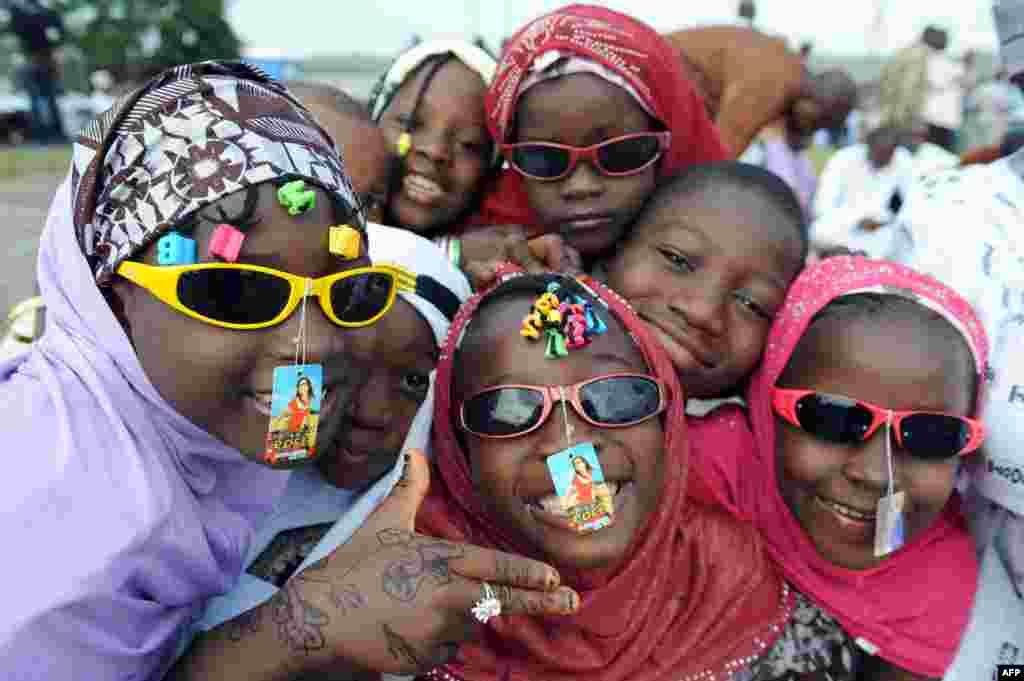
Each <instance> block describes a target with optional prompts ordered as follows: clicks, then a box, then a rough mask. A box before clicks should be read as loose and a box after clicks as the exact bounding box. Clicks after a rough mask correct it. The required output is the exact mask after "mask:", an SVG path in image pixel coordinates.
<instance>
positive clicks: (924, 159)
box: [904, 118, 960, 178]
mask: <svg viewBox="0 0 1024 681" xmlns="http://www.w3.org/2000/svg"><path fill="white" fill-rule="evenodd" d="M904 134H905V142H904V146H906V147H907V150H909V151H910V153H911V156H912V158H913V171H912V172H913V174H914V177H915V178H918V177H923V176H925V175H931V174H932V173H936V172H938V171H940V170H948V169H949V168H955V167H956V166H958V165H959V164H960V157H959V156H957V155H956V154H952V153H950V152H948V151H946V150H945V149H943V148H942V147H940V146H939V145H937V144H934V143H932V142H929V141H928V124H927V123H925V121H924V119H923V118H918V119H916V120H915V121H914V123H913V125H912V126H911V127H910V129H909V130H907V131H905V133H904Z"/></svg>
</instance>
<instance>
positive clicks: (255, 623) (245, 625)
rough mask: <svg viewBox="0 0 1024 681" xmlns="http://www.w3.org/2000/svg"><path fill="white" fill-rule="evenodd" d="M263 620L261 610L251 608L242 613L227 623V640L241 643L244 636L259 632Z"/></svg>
mask: <svg viewBox="0 0 1024 681" xmlns="http://www.w3.org/2000/svg"><path fill="white" fill-rule="evenodd" d="M262 619H263V609H262V608H253V609H252V610H249V611H247V612H243V613H242V614H241V615H239V616H238V617H236V618H235V619H233V620H231V621H230V622H228V639H230V640H232V641H241V640H242V638H243V637H244V636H245V635H246V634H255V633H258V632H259V630H260V625H261V624H262Z"/></svg>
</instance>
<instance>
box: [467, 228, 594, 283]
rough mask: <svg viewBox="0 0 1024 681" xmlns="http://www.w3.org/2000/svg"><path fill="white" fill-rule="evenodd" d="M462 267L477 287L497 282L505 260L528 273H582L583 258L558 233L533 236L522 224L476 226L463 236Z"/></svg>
mask: <svg viewBox="0 0 1024 681" xmlns="http://www.w3.org/2000/svg"><path fill="white" fill-rule="evenodd" d="M461 241H462V263H461V266H462V270H463V271H464V272H465V273H466V274H467V275H468V276H469V278H470V281H471V283H472V284H473V287H474V288H475V289H478V290H479V289H482V288H486V287H487V286H488V285H490V284H492V283H493V282H494V276H495V271H496V270H497V268H498V266H499V265H500V264H501V263H503V262H512V263H515V264H516V265H519V266H520V267H522V268H523V269H524V270H526V271H527V272H531V273H537V272H562V273H565V274H571V275H574V274H578V273H579V271H580V264H581V259H580V255H579V253H578V252H577V251H576V249H574V248H572V247H571V246H569V245H567V244H566V243H565V242H564V241H563V240H562V237H561V236H559V235H557V234H545V235H542V236H538V237H534V238H532V239H530V238H529V237H528V234H527V231H526V229H525V228H524V227H523V226H522V225H495V226H491V227H484V228H480V229H475V230H473V231H471V232H469V233H467V234H465V235H463V236H462V237H461Z"/></svg>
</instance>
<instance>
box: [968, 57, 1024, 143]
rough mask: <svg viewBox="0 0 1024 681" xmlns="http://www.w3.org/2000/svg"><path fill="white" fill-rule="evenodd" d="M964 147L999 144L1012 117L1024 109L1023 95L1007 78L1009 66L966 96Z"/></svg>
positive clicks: (1008, 127) (1007, 129)
mask: <svg viewBox="0 0 1024 681" xmlns="http://www.w3.org/2000/svg"><path fill="white" fill-rule="evenodd" d="M967 99H968V101H967V106H966V107H965V108H966V111H965V116H964V127H963V143H962V145H961V147H962V149H963V150H964V151H965V152H967V151H970V150H972V149H974V148H975V147H987V146H992V145H998V144H999V143H1000V142H1002V140H1003V137H1005V136H1006V133H1007V132H1009V129H1010V117H1011V116H1012V115H1013V113H1014V112H1015V111H1019V110H1021V109H1024V95H1021V93H1020V90H1018V89H1017V88H1015V87H1014V86H1013V85H1012V84H1011V83H1010V82H1009V80H1008V78H1007V74H1006V69H1005V68H1000V69H999V70H998V71H997V72H996V74H995V76H994V77H993V78H992V79H991V80H988V81H986V82H984V83H981V84H980V85H979V86H978V87H977V88H975V89H974V91H973V92H972V93H971V95H970V97H968V98H967Z"/></svg>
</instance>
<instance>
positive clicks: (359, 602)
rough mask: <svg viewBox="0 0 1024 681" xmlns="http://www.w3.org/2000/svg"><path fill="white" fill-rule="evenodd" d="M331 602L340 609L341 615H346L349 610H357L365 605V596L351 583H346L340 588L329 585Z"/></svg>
mask: <svg viewBox="0 0 1024 681" xmlns="http://www.w3.org/2000/svg"><path fill="white" fill-rule="evenodd" d="M331 602H332V603H334V607H336V608H338V609H339V610H341V614H342V615H347V614H348V611H349V610H358V609H359V608H365V607H366V596H364V595H363V594H361V593H359V590H358V589H356V587H355V586H353V585H351V584H346V585H344V586H343V587H341V588H340V589H335V588H334V587H333V586H332V587H331Z"/></svg>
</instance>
